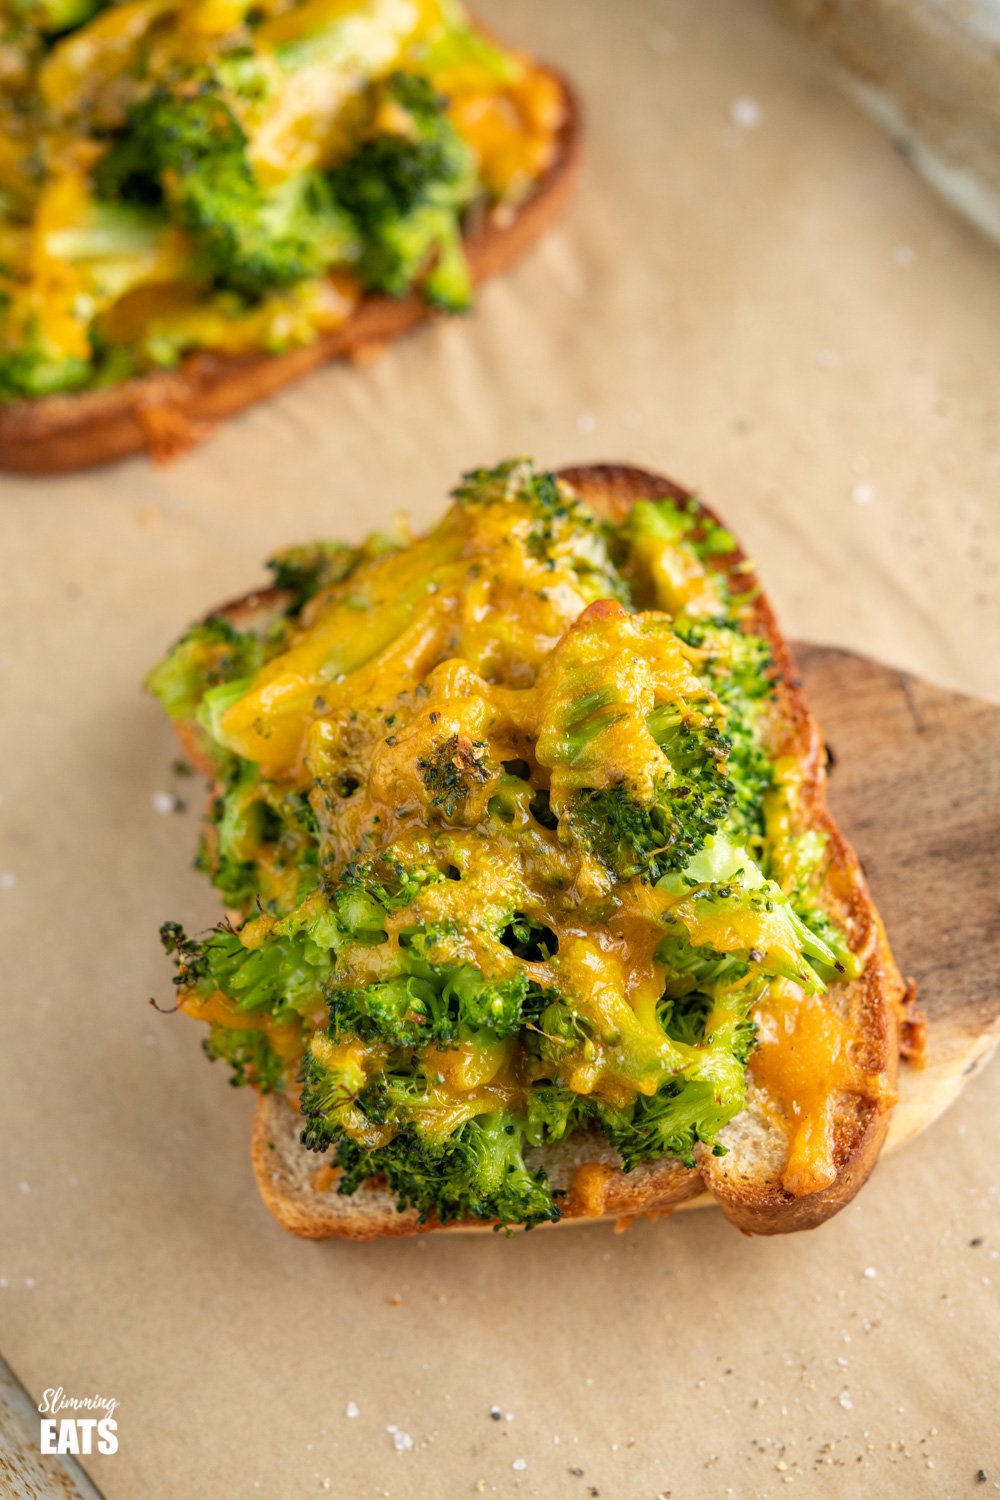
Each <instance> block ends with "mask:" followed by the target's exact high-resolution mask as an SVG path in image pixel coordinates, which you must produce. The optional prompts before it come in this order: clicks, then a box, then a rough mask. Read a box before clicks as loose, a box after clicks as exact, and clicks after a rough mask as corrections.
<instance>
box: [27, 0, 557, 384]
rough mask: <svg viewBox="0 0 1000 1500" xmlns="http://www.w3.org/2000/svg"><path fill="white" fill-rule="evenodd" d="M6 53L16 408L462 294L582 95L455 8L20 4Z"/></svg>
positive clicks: (367, 0) (316, 1)
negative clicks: (362, 306)
mask: <svg viewBox="0 0 1000 1500" xmlns="http://www.w3.org/2000/svg"><path fill="white" fill-rule="evenodd" d="M0 68H2V69H3V79H2V85H3V86H2V90H0V400H4V399H7V400H10V399H17V398H20V397H25V396H27V397H41V396H46V395H49V394H52V393H55V392H59V391H78V390H83V389H88V388H92V387H95V386H105V385H109V384H115V383H117V382H120V381H122V380H124V379H126V378H128V377H131V376H136V375H142V374H147V373H149V372H151V371H154V370H156V369H163V368H168V367H171V366H173V365H176V364H177V363H178V361H179V360H180V359H181V358H182V357H183V356H184V355H185V354H186V353H189V352H192V351H197V350H206V351H214V352H216V353H219V354H223V355H251V354H263V353H275V352H279V351H282V350H287V349H290V348H293V347H295V346H296V345H303V344H309V343H311V342H313V341H315V340H316V339H318V338H320V337H321V336H322V335H323V334H328V333H330V332H331V331H334V330H336V329H337V328H339V327H341V326H342V325H344V324H345V323H346V322H347V320H348V318H349V317H350V316H351V314H352V312H353V311H354V310H355V308H356V307H357V305H358V302H359V300H360V299H361V298H362V297H363V296H364V295H365V294H366V293H368V292H379V293H385V294H388V295H390V296H393V297H404V296H406V295H407V294H408V293H410V292H412V291H414V290H417V291H419V292H421V293H422V294H423V295H424V296H425V297H426V299H427V300H428V301H429V302H430V303H431V304H433V305H435V306H440V307H441V308H443V309H446V310H453V311H461V310H463V309H464V308H465V307H467V306H468V304H469V301H470V298H471V281H470V276H469V272H468V267H467V265H466V263H465V257H464V253H463V248H462V233H463V229H464V226H465V225H466V223H467V222H468V221H469V219H470V216H476V217H477V218H481V217H482V216H483V215H500V216H502V215H504V214H510V213H511V212H513V211H514V209H515V208H516V206H517V205H518V204H519V203H520V202H521V201H522V200H523V199H525V198H526V197H527V196H528V195H530V194H531V192H532V190H533V188H534V187H535V186H536V185H537V183H538V182H539V181H540V179H541V178H542V177H543V176H544V174H545V173H546V172H547V171H548V169H549V168H550V167H551V165H552V163H553V160H554V158H555V155H556V152H557V138H558V134H559V130H560V127H561V126H562V124H563V117H564V112H565V100H564V96H563V94H562V92H561V91H560V88H559V86H558V84H557V83H556V81H555V79H554V78H553V77H552V75H551V74H549V73H547V72H545V71H544V70H543V69H541V68H540V67H537V66H536V65H535V64H534V63H533V62H532V61H531V60H530V59H529V58H527V57H525V56H523V55H522V54H520V53H516V52H512V51H509V50H507V49H504V48H502V47H500V46H499V45H498V44H496V43H494V42H493V41H491V40H488V39H487V38H486V37H485V36H484V35H483V34H482V33H481V32H480V31H478V30H477V29H475V28H474V26H473V25H472V23H471V21H470V20H469V17H468V16H467V14H466V12H465V11H464V9H463V7H462V5H461V4H460V3H459V0H257V3H255V4H253V5H250V4H248V3H246V0H25V3H21V4H18V5H17V6H14V7H10V6H8V7H6V8H5V10H4V14H3V17H2V18H0Z"/></svg>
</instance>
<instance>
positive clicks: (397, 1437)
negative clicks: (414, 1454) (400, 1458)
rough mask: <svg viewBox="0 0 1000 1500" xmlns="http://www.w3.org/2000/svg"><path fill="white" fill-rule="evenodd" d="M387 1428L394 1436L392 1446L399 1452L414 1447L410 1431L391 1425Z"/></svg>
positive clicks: (390, 1434)
mask: <svg viewBox="0 0 1000 1500" xmlns="http://www.w3.org/2000/svg"><path fill="white" fill-rule="evenodd" d="M385 1430H386V1432H387V1433H388V1434H389V1436H390V1437H391V1438H392V1446H393V1447H394V1448H395V1450H396V1452H397V1453H407V1452H408V1451H409V1450H410V1449H411V1448H412V1447H413V1439H412V1438H411V1437H410V1434H409V1433H408V1432H403V1430H402V1428H399V1427H396V1426H389V1427H387V1428H386V1429H385Z"/></svg>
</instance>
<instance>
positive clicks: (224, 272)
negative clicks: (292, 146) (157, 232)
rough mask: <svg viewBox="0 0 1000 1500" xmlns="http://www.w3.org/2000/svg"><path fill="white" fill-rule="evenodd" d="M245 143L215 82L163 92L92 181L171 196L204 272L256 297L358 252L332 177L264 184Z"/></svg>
mask: <svg viewBox="0 0 1000 1500" xmlns="http://www.w3.org/2000/svg"><path fill="white" fill-rule="evenodd" d="M247 144H248V143H247V137H246V134H245V132H244V130H243V127H242V126H241V124H240V122H239V120H238V119H237V118H236V115H235V114H234V113H233V111H232V109H231V108H230V106H229V104H228V103H227V101H226V99H225V97H224V94H223V93H222V91H221V90H219V89H218V88H217V87H216V86H214V85H213V84H212V83H206V84H204V85H202V86H201V87H200V88H198V89H197V90H195V91H191V92H186V91H185V90H184V89H177V90H171V89H167V88H159V89H157V90H155V91H154V92H153V93H152V94H150V95H149V96H148V97H147V98H145V99H143V100H140V102H139V103H137V104H135V105H134V106H133V107H132V110H131V112H130V114H129V120H128V126H127V128H126V131H125V133H124V135H123V136H122V137H121V138H120V139H119V140H118V141H117V142H116V143H115V144H114V145H113V146H112V147H111V149H110V150H109V151H108V153H107V154H106V155H105V156H104V157H103V158H102V160H101V161H100V162H99V163H98V165H97V168H96V170H95V182H96V185H97V188H98V191H99V192H100V193H102V194H103V195H104V196H105V197H107V198H110V199H113V200H124V201H126V202H129V203H144V204H150V203H158V202H161V201H162V202H165V203H166V204H167V205H168V207H169V208H170V210H171V211H172V213H173V214H174V215H175V216H176V217H177V218H178V219H179V221H180V223H181V224H182V225H183V226H184V228H186V229H187V230H189V231H190V233H191V235H192V236H193V238H194V241H195V243H196V245H197V247H198V251H199V255H200V258H201V263H202V265H203V267H204V270H205V272H206V273H207V274H208V275H209V276H210V277H211V278H212V279H213V280H215V281H216V282H217V283H219V284H220V285H222V286H226V287H231V288H232V289H233V290H234V291H237V292H241V293H243V294H244V295H246V296H249V297H256V296H260V295H262V294H263V293H265V292H267V291H270V290H272V289H274V288H279V287H287V286H291V285H293V284H294V283H296V282H299V281H305V280H307V279H308V278H310V277H315V276H319V275H321V274H322V273H323V272H324V271H326V270H327V269H328V268H329V267H330V266H331V265H334V264H337V263H342V262H344V261H347V260H350V259H351V258H353V256H354V254H355V251H356V241H355V236H354V231H353V228H352V225H351V223H350V221H349V220H348V218H347V217H346V215H345V214H344V213H343V211H342V210H341V209H339V208H338V207H337V205H336V204H335V203H334V202H333V200H332V198H331V195H330V189H329V185H328V183H327V181H326V179H325V178H324V177H323V176H322V175H321V174H320V173H315V172H306V173H299V174H297V175H295V176H292V177H289V178H288V179H287V180H286V181H285V182H283V183H281V184H280V185H279V186H277V187H274V188H269V189H265V188H263V187H262V186H261V184H260V183H259V182H258V180H257V179H256V177H255V175H254V172H253V169H252V167H251V165H250V160H249V157H248V154H247Z"/></svg>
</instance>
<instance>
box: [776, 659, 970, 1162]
mask: <svg viewBox="0 0 1000 1500" xmlns="http://www.w3.org/2000/svg"><path fill="white" fill-rule="evenodd" d="M795 654H796V658H797V660H798V663H799V667H800V670H801V672H802V677H803V681H804V683H805V688H806V694H807V697H808V699H809V704H810V707H811V708H812V711H813V713H814V714H815V716H816V718H817V719H818V720H819V722H820V724H821V725H822V727H823V732H824V736H825V738H826V742H827V745H828V747H829V765H828V768H827V770H828V776H829V787H828V795H829V801H830V806H831V808H832V810H833V813H834V815H835V817H836V818H837V821H838V822H839V823H840V825H841V827H842V828H843V830H844V832H845V833H846V834H847V836H848V838H849V839H850V840H851V842H852V843H853V844H854V847H855V848H856V850H857V852H858V855H859V857H860V860H861V864H862V867H863V868H864V871H865V874H866V876H867V877H868V882H869V885H870V886H871V889H872V894H873V895H874V897H875V901H876V904H877V905H878V907H879V910H880V911H881V913H882V918H883V920H884V922H885V925H886V929H887V931H888V933H889V939H890V942H891V943H892V947H893V951H894V953H895V955H896V959H897V962H898V963H899V967H900V969H901V970H902V972H903V975H904V977H906V978H908V979H909V978H912V979H914V980H915V981H916V984H917V998H918V1001H919V1003H920V1006H921V1008H922V1009H923V1011H924V1014H925V1015H926V1017H927V1022H928V1047H927V1062H926V1066H925V1067H924V1068H923V1069H922V1070H917V1069H914V1068H910V1067H906V1066H904V1067H903V1068H902V1069H901V1080H900V1102H899V1105H898V1106H897V1108H896V1110H895V1111H894V1113H893V1122H892V1127H891V1130H890V1134H889V1142H888V1146H889V1149H891V1148H892V1147H893V1146H898V1145H901V1144H902V1142H903V1141H906V1140H909V1139H910V1138H911V1137H912V1136H913V1135H915V1134H916V1133H917V1131H918V1130H921V1129H923V1127H924V1126H925V1125H928V1124H930V1122H931V1120H933V1119H936V1118H937V1116H938V1115H939V1114H941V1112H942V1111H943V1110H945V1109H946V1108H947V1107H948V1105H949V1104H950V1103H951V1102H952V1100H953V1099H954V1098H955V1097H956V1095H957V1094H958V1092H959V1090H960V1089H961V1087H962V1084H963V1082H964V1081H965V1079H966V1078H967V1077H969V1076H970V1075H971V1074H972V1073H974V1072H976V1071H977V1070H978V1069H979V1068H980V1067H981V1066H982V1065H983V1063H984V1062H985V1061H986V1059H987V1058H988V1056H989V1055H990V1053H991V1052H992V1050H993V1048H994V1047H995V1046H996V1043H997V1040H998V1038H1000V707H997V706H996V705H994V704H990V703H986V702H983V701H982V700H980V699H978V698H967V697H964V696H963V695H961V694H959V693H950V692H946V691H944V690H943V689H942V688H937V687H932V686H931V685H930V683H927V682H922V681H920V680H919V679H918V678H916V677H911V676H910V675H909V674H908V673H906V672H900V671H896V670H895V669H894V668H892V667H885V666H882V665H880V664H879V663H878V662H874V661H870V660H868V659H867V658H866V657H862V656H855V655H853V654H852V653H850V652H847V651H837V650H833V649H831V648H829V647H826V646H808V645H800V646H797V647H796V648H795Z"/></svg>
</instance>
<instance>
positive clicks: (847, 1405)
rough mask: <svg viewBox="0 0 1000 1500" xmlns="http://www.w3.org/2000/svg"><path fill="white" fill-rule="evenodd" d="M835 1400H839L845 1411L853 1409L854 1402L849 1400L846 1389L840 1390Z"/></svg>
mask: <svg viewBox="0 0 1000 1500" xmlns="http://www.w3.org/2000/svg"><path fill="white" fill-rule="evenodd" d="M837 1400H838V1401H839V1402H840V1404H841V1406H842V1407H843V1408H844V1410H845V1411H853V1410H854V1402H853V1401H852V1400H851V1398H850V1395H849V1393H848V1392H847V1391H841V1393H840V1395H839V1396H838V1397H837Z"/></svg>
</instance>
